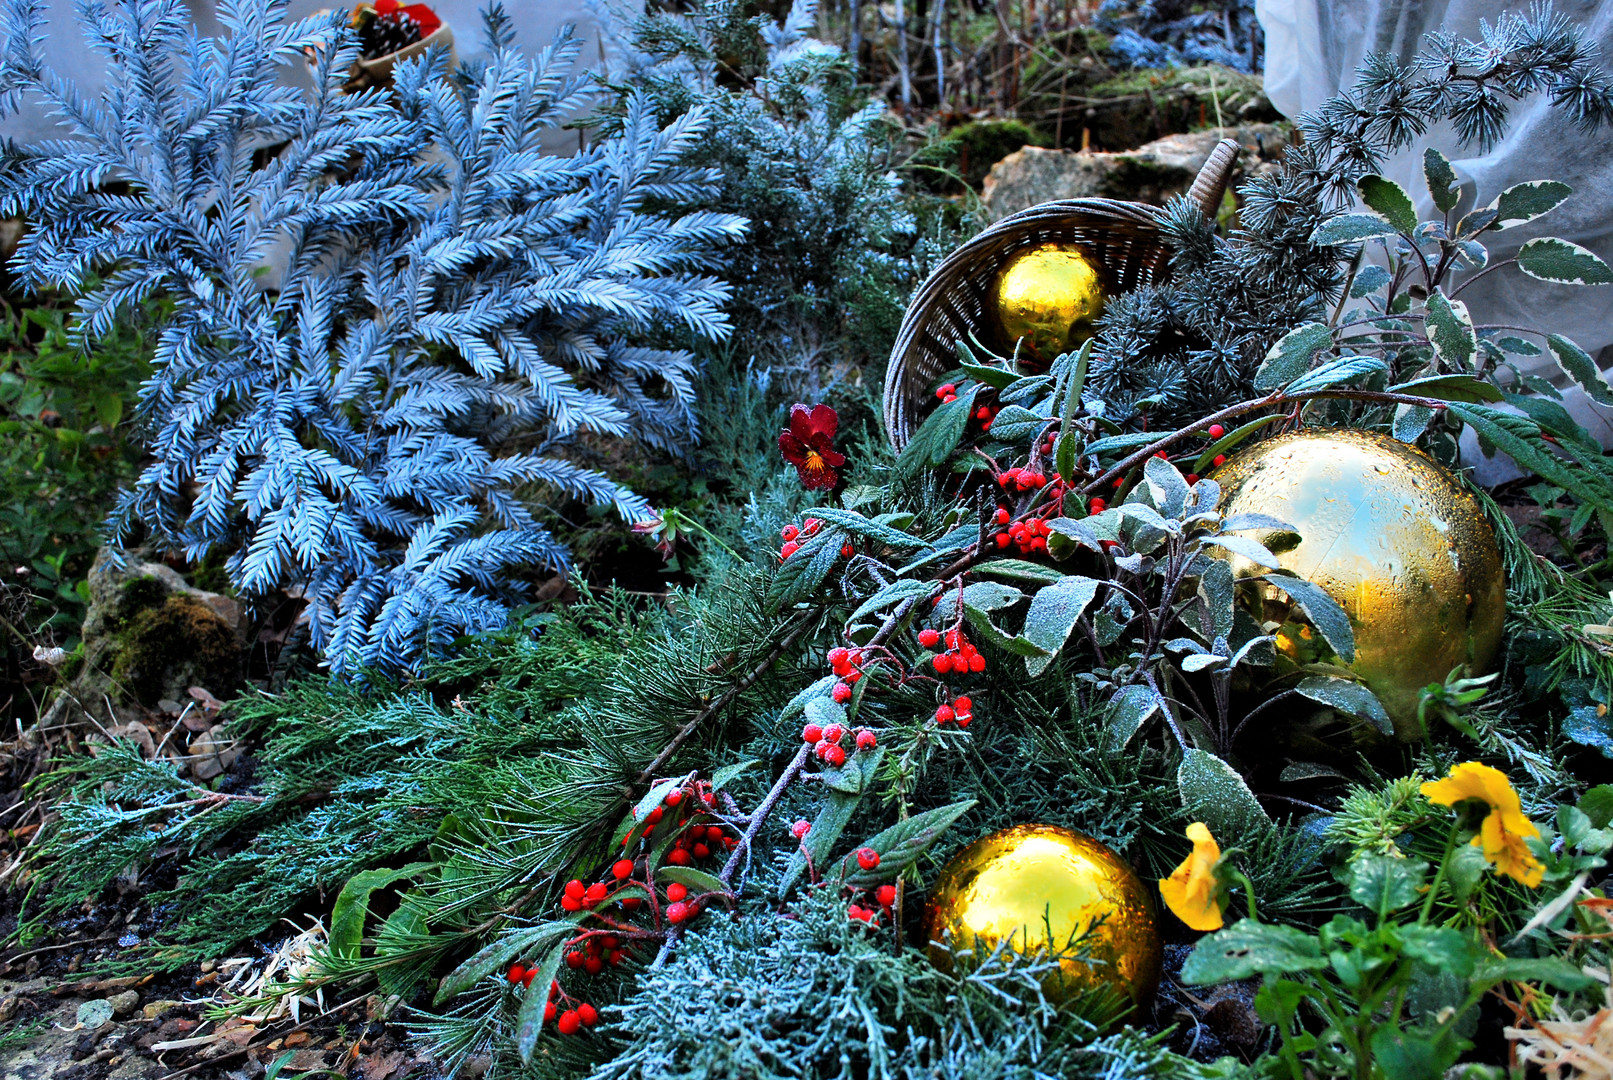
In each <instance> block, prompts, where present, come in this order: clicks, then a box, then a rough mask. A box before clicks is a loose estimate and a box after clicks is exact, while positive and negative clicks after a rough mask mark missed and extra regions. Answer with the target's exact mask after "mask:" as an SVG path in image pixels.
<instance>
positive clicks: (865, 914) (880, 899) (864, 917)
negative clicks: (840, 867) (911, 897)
mask: <svg viewBox="0 0 1613 1080" xmlns="http://www.w3.org/2000/svg"><path fill="white" fill-rule="evenodd" d="M863 851H867V852H868V853H869V854H870V855H873V856H874V859H875V863H874V865H875V866H878V865H879V863H878V859H879V855H878V854H877V853H875V852H874V851H872V850H871V849H869V848H863V849H862V851H859V852H858V853H857V861H858V862H859V863H861V862H862V852H863ZM864 869H871V867H865V868H864ZM865 899H866V898H865ZM872 900H873V903H871V904H868V905H866V906H865V905H863V904H859V903H857V902H856V901H855V900H854V901H852V902H851V904H850V905H849V906H848V907H847V908H846V914H847V915H849V916H850V917H851V918H853V919H855V920H857V921H858V922H864V923H868V924H869V925H870V926H878V925H879V918H880V916H881V915H882V914H885V915H888V914H890V910H891V908H892V907H894V906H895V904H896V886H894V885H881V886H880V887H879V888H877V889H874V890H873V896H872Z"/></svg>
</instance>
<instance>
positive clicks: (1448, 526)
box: [1215, 430, 1506, 739]
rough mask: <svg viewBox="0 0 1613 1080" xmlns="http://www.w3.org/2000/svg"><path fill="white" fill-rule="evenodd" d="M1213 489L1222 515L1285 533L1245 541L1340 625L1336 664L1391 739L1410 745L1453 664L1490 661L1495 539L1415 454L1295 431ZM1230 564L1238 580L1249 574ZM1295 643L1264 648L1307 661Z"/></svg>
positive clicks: (1437, 469) (1221, 473)
mask: <svg viewBox="0 0 1613 1080" xmlns="http://www.w3.org/2000/svg"><path fill="white" fill-rule="evenodd" d="M1215 481H1216V482H1217V483H1218V484H1220V485H1221V512H1222V513H1224V514H1228V515H1231V514H1246V513H1255V514H1266V515H1268V516H1270V517H1274V518H1276V519H1278V520H1279V521H1283V522H1286V523H1287V524H1289V525H1292V526H1293V527H1294V529H1295V531H1296V532H1298V533H1299V542H1298V543H1297V544H1294V543H1293V538H1292V537H1291V536H1290V537H1286V538H1284V537H1279V536H1273V535H1272V534H1271V533H1269V532H1268V531H1265V530H1250V532H1249V535H1252V536H1254V537H1255V538H1256V539H1259V540H1261V542H1262V543H1265V544H1266V546H1267V547H1269V548H1271V549H1272V550H1273V551H1275V552H1276V554H1277V558H1278V561H1279V562H1281V564H1282V567H1283V569H1285V570H1289V571H1292V572H1293V573H1295V574H1297V575H1298V576H1300V577H1302V578H1305V579H1306V580H1307V581H1311V582H1314V583H1315V584H1317V585H1320V586H1321V587H1322V588H1323V589H1325V590H1327V593H1328V595H1329V596H1331V597H1333V599H1334V600H1336V601H1338V603H1339V606H1340V607H1342V608H1344V610H1345V612H1346V613H1347V614H1348V615H1349V616H1350V625H1351V627H1352V628H1353V629H1354V631H1355V662H1354V663H1353V664H1351V665H1350V667H1351V669H1353V670H1354V671H1355V672H1356V674H1358V675H1360V676H1361V678H1362V680H1363V681H1364V682H1365V683H1366V684H1367V686H1368V687H1370V688H1371V690H1372V692H1373V693H1375V694H1377V695H1378V700H1380V701H1382V702H1383V707H1384V709H1385V710H1386V711H1387V712H1388V713H1389V717H1390V719H1392V720H1393V721H1394V723H1395V733H1396V735H1397V736H1399V737H1400V738H1402V739H1414V738H1418V737H1420V736H1421V731H1420V730H1419V728H1418V725H1417V698H1418V693H1419V691H1421V690H1422V688H1423V687H1425V686H1427V685H1428V684H1429V683H1433V682H1443V681H1444V679H1445V676H1446V675H1448V674H1449V673H1450V671H1451V669H1452V668H1454V667H1456V666H1457V665H1458V664H1466V665H1467V666H1468V669H1469V671H1470V673H1471V674H1474V675H1478V674H1482V673H1483V672H1484V671H1485V670H1486V668H1487V667H1488V666H1489V664H1490V661H1491V660H1493V659H1494V658H1495V651H1496V648H1497V646H1498V645H1499V644H1500V642H1501V624H1502V621H1503V620H1504V619H1505V617H1506V584H1505V581H1504V580H1503V577H1502V572H1501V552H1500V550H1499V549H1498V548H1497V547H1496V542H1495V533H1494V532H1493V531H1492V530H1491V528H1490V523H1489V522H1488V521H1486V520H1485V518H1484V513H1483V511H1482V510H1480V508H1479V504H1478V501H1477V500H1475V499H1474V498H1473V496H1471V495H1470V494H1468V493H1467V492H1466V491H1464V490H1463V489H1462V488H1461V487H1460V486H1459V485H1458V484H1457V483H1456V481H1455V479H1454V478H1453V477H1452V476H1451V475H1450V473H1448V472H1446V471H1445V470H1444V469H1443V468H1442V467H1441V466H1439V465H1438V464H1437V463H1435V462H1434V460H1433V459H1431V458H1430V457H1428V456H1427V455H1426V454H1424V453H1422V452H1421V451H1420V450H1418V449H1416V448H1415V447H1412V446H1408V445H1406V444H1405V443H1403V442H1400V441H1398V440H1396V439H1391V438H1389V437H1388V436H1387V435H1379V434H1374V433H1372V432H1364V431H1349V430H1321V431H1301V432H1297V433H1295V434H1292V435H1284V436H1282V437H1280V438H1276V439H1272V440H1270V441H1268V442H1264V443H1261V444H1259V445H1258V446H1255V447H1253V448H1252V449H1249V450H1246V451H1244V452H1243V453H1240V454H1237V455H1235V456H1234V457H1233V458H1232V459H1231V460H1230V461H1228V462H1227V463H1226V464H1225V465H1224V466H1223V467H1222V468H1221V469H1219V470H1217V472H1216V473H1215ZM1285 541H1286V543H1287V544H1293V546H1289V547H1286V548H1285ZM1233 562H1234V568H1233V569H1234V571H1235V572H1236V573H1238V574H1239V575H1240V576H1241V575H1242V574H1245V573H1256V572H1258V568H1257V567H1253V566H1251V565H1249V564H1247V563H1244V562H1243V561H1242V560H1239V559H1236V558H1235V559H1234V560H1233ZM1273 596H1275V594H1273ZM1305 633H1306V635H1307V637H1306V639H1305V640H1296V639H1295V638H1294V637H1291V636H1288V635H1287V634H1286V633H1285V632H1279V634H1278V640H1277V646H1278V648H1280V649H1282V650H1283V651H1284V652H1287V653H1289V655H1290V656H1296V658H1298V659H1307V658H1309V657H1308V656H1307V655H1298V654H1303V653H1305V651H1306V650H1308V649H1312V648H1314V647H1315V645H1316V643H1315V642H1314V641H1313V640H1311V639H1310V637H1309V631H1308V628H1306V629H1305Z"/></svg>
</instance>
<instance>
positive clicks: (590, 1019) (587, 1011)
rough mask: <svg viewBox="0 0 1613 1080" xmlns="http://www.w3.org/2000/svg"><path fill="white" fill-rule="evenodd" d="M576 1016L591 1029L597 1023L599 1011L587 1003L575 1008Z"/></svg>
mask: <svg viewBox="0 0 1613 1080" xmlns="http://www.w3.org/2000/svg"><path fill="white" fill-rule="evenodd" d="M577 1015H578V1016H579V1017H581V1018H582V1022H583V1023H584V1024H586V1025H588V1026H589V1027H593V1026H594V1025H595V1024H597V1023H599V1010H598V1009H596V1008H594V1007H593V1006H592V1005H589V1004H587V1003H584V1004H582V1005H578V1006H577Z"/></svg>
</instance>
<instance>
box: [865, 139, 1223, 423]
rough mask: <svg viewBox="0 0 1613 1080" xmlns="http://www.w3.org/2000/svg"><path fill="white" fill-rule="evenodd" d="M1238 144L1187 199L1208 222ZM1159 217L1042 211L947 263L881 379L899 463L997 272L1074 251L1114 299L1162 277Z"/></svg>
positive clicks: (1111, 204)
mask: <svg viewBox="0 0 1613 1080" xmlns="http://www.w3.org/2000/svg"><path fill="white" fill-rule="evenodd" d="M1238 150H1239V147H1238V144H1237V142H1236V141H1234V140H1232V139H1222V140H1221V142H1220V143H1218V144H1217V145H1216V147H1215V149H1214V150H1212V151H1211V152H1210V156H1209V159H1208V160H1206V161H1205V163H1204V167H1203V168H1202V169H1200V170H1199V175H1198V177H1197V179H1195V180H1194V181H1193V186H1192V187H1191V188H1189V189H1188V192H1187V196H1188V198H1189V199H1191V200H1193V202H1195V203H1197V204H1198V206H1199V207H1200V209H1202V210H1203V211H1204V212H1205V213H1206V214H1208V215H1211V216H1214V214H1215V212H1216V211H1217V210H1218V209H1219V208H1220V206H1221V199H1222V197H1223V196H1224V195H1225V194H1226V187H1227V178H1228V177H1229V176H1230V175H1231V174H1232V168H1233V166H1234V165H1235V164H1236V163H1237V160H1238ZM1157 215H1158V210H1157V209H1156V208H1155V207H1152V206H1149V205H1147V204H1145V203H1133V202H1119V201H1117V200H1114V199H1068V200H1064V201H1061V202H1046V203H1042V204H1041V205H1040V206H1033V207H1031V208H1030V209H1028V210H1021V211H1020V212H1019V213H1017V214H1010V215H1009V216H1008V217H1005V218H1003V219H1002V220H1001V221H999V222H997V223H996V224H995V225H992V226H991V227H990V228H988V229H986V230H985V231H984V232H982V233H981V234H980V235H979V236H976V237H975V238H974V239H973V240H970V241H969V242H968V243H966V244H964V245H963V246H961V247H959V248H958V249H957V250H956V251H954V252H953V253H952V254H951V255H948V256H947V257H946V259H945V260H944V261H943V262H942V263H941V265H940V266H938V267H936V269H935V273H933V274H931V275H930V278H929V280H928V281H926V282H925V283H924V285H923V287H922V288H920V289H919V291H918V294H917V295H916V296H914V297H913V301H912V303H910V304H908V305H907V314H906V315H905V316H904V317H903V318H902V328H901V330H900V332H898V333H897V335H896V345H895V347H894V348H893V349H892V350H891V359H890V366H889V367H888V368H887V369H886V371H885V432H886V434H887V435H888V437H889V438H890V441H891V445H892V446H894V447H895V448H896V450H897V452H898V453H900V452H901V449H902V447H904V446H906V445H907V441H908V439H910V438H912V436H913V432H914V431H915V430H917V428H918V425H919V423H920V422H921V421H922V419H923V417H922V416H921V415H920V410H921V409H923V408H924V407H926V406H927V405H930V404H933V403H934V397H933V395H932V394H931V392H930V390H931V387H932V386H933V385H934V384H935V382H936V380H938V379H939V378H940V377H941V375H942V374H943V373H945V372H947V371H950V370H952V369H953V368H956V367H957V366H958V350H957V343H958V341H959V340H961V339H963V338H965V337H967V336H968V335H969V334H970V333H976V334H978V333H979V332H980V330H981V328H982V326H983V325H984V322H985V301H986V290H987V289H988V288H990V286H991V280H992V277H993V275H994V274H995V273H996V272H997V268H998V267H1000V266H1002V264H1003V263H1004V262H1005V261H1006V260H1007V259H1008V257H1009V256H1010V255H1012V254H1013V253H1014V252H1015V251H1018V250H1019V249H1020V248H1024V247H1029V246H1030V245H1032V244H1039V243H1043V242H1045V241H1048V240H1060V241H1065V242H1073V243H1076V244H1079V245H1080V246H1081V247H1083V248H1084V249H1086V252H1087V255H1088V257H1089V258H1091V259H1092V261H1093V262H1094V263H1095V264H1096V265H1097V266H1098V267H1099V269H1100V272H1101V273H1102V275H1103V276H1104V278H1105V281H1104V287H1105V289H1106V290H1108V292H1109V293H1110V294H1111V295H1114V294H1117V293H1123V292H1128V291H1130V290H1132V289H1135V288H1137V287H1138V286H1139V285H1146V284H1148V283H1149V282H1152V281H1156V280H1158V279H1160V278H1162V277H1164V275H1165V273H1166V272H1167V270H1168V268H1169V261H1170V249H1169V248H1167V247H1166V246H1165V244H1164V242H1163V241H1161V239H1160V237H1159V227H1158V216H1157Z"/></svg>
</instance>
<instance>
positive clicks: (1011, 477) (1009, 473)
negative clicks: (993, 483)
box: [997, 469, 1019, 487]
mask: <svg viewBox="0 0 1613 1080" xmlns="http://www.w3.org/2000/svg"><path fill="white" fill-rule="evenodd" d="M1018 479H1019V470H1018V469H1004V470H1003V471H1002V473H1001V474H1000V475H999V476H998V477H997V483H999V484H1001V485H1002V486H1003V487H1007V486H1009V485H1010V484H1012V483H1013V482H1014V481H1015V480H1018Z"/></svg>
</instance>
